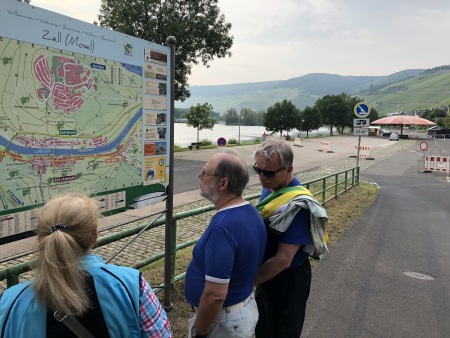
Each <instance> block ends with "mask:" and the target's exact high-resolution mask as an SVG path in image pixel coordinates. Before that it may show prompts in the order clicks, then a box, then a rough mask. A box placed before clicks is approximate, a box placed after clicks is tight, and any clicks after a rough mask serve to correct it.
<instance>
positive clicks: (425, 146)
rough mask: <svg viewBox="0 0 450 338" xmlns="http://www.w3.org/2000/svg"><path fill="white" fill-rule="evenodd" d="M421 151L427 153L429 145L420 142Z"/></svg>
mask: <svg viewBox="0 0 450 338" xmlns="http://www.w3.org/2000/svg"><path fill="white" fill-rule="evenodd" d="M420 149H421V150H423V151H425V150H427V149H428V143H426V142H425V141H424V142H420Z"/></svg>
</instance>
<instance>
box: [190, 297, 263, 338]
mask: <svg viewBox="0 0 450 338" xmlns="http://www.w3.org/2000/svg"><path fill="white" fill-rule="evenodd" d="M241 303H242V304H241ZM241 303H239V304H236V305H232V306H230V307H229V308H224V309H222V311H221V312H220V313H219V316H218V317H217V319H216V320H215V322H214V324H213V326H212V327H211V330H210V331H209V333H208V338H230V337H233V338H252V337H253V335H254V334H255V327H256V323H257V322H258V307H257V305H256V301H255V295H254V294H253V293H252V294H251V295H250V296H249V297H248V298H247V299H246V300H244V301H243V302H241ZM239 305H241V306H239ZM230 308H231V311H230ZM234 309H236V310H234ZM196 320H197V312H194V314H193V315H192V317H191V318H189V320H188V324H189V331H188V337H189V338H192V337H191V329H192V327H193V326H194V323H195V321H196Z"/></svg>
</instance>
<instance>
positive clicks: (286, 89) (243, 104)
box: [175, 69, 424, 113]
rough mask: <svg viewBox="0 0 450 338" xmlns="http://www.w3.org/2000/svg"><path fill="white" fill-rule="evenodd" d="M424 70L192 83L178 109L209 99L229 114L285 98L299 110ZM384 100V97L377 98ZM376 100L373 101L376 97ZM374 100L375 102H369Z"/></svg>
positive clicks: (370, 91) (368, 92) (379, 87)
mask: <svg viewBox="0 0 450 338" xmlns="http://www.w3.org/2000/svg"><path fill="white" fill-rule="evenodd" d="M422 72H424V70H423V69H411V70H404V71H401V72H398V73H394V74H391V75H388V76H342V75H336V74H321V73H314V74H307V75H304V76H301V77H296V78H292V79H289V80H279V81H267V82H255V83H237V84H229V85H219V86H192V87H190V88H189V90H190V91H191V97H190V98H189V99H187V100H186V101H185V102H175V107H176V108H189V107H191V106H193V105H196V104H197V103H204V102H208V103H210V104H212V106H213V107H214V111H216V112H219V113H225V112H226V111H227V110H228V109H230V108H236V109H237V110H240V109H241V108H250V109H252V110H254V111H259V110H266V109H267V108H268V107H270V106H272V105H273V104H274V103H276V102H279V101H282V100H284V99H288V100H291V101H292V102H293V103H294V104H295V105H296V106H297V108H299V109H304V108H305V107H306V106H312V105H314V103H315V101H316V100H317V99H318V98H320V97H322V96H325V95H329V94H339V93H342V92H346V93H349V94H352V95H358V94H359V93H364V95H366V97H367V99H368V100H369V98H370V100H372V97H371V95H372V94H375V90H382V88H385V87H386V86H390V85H392V84H393V83H397V82H399V81H402V80H405V79H409V78H414V77H415V76H417V75H418V74H421V73H422ZM374 100H375V101H374V102H376V101H380V97H376V98H374ZM372 101H373V100H372ZM367 102H368V103H370V102H371V101H367Z"/></svg>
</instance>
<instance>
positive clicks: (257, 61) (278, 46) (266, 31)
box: [32, 0, 450, 85]
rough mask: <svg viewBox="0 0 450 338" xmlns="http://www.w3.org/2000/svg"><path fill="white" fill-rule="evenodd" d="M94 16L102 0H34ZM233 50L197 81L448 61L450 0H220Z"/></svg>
mask: <svg viewBox="0 0 450 338" xmlns="http://www.w3.org/2000/svg"><path fill="white" fill-rule="evenodd" d="M32 4H34V5H37V6H42V4H45V6H47V7H46V8H48V9H51V10H53V11H56V12H59V13H62V14H65V15H69V16H72V17H75V18H78V19H80V20H84V21H87V22H93V21H94V20H95V19H96V16H97V14H98V10H99V8H100V0H77V1H66V2H64V6H62V5H60V4H61V1H60V0H33V2H32ZM219 7H220V9H221V12H222V13H223V14H224V15H225V18H226V21H227V22H230V23H231V24H232V30H231V34H232V35H233V36H234V45H233V47H232V49H231V52H232V54H233V55H232V57H231V58H224V59H216V60H214V61H213V62H211V63H210V68H206V67H204V66H202V65H198V66H194V67H193V68H192V74H191V76H190V77H189V82H190V84H191V85H213V84H227V83H241V82H259V81H269V80H282V79H289V78H292V77H297V76H301V75H304V74H308V73H333V74H341V75H388V74H391V73H394V72H397V71H400V70H403V69H408V68H432V67H437V66H441V65H444V64H447V63H449V62H448V55H450V46H449V45H448V44H447V40H448V37H447V35H448V32H449V31H450V19H449V18H450V1H448V0H429V1H423V0H364V1H361V0H245V1H242V0H219Z"/></svg>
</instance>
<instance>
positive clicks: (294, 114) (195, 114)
mask: <svg viewBox="0 0 450 338" xmlns="http://www.w3.org/2000/svg"><path fill="white" fill-rule="evenodd" d="M361 101H362V100H361V99H359V98H358V97H352V96H350V95H349V94H347V93H341V94H339V95H326V96H324V97H322V98H320V99H318V100H317V101H316V103H315V104H314V106H313V107H306V108H305V109H303V110H299V109H298V108H297V107H296V106H295V105H294V104H293V103H292V102H291V101H290V100H283V101H282V102H276V103H275V104H274V105H273V106H271V107H269V108H268V109H267V111H266V112H263V111H261V112H258V113H255V112H253V111H252V110H251V109H246V108H243V109H241V111H240V113H238V112H237V110H236V109H234V108H232V109H229V110H228V111H227V112H226V113H225V114H224V116H223V118H224V120H225V123H226V124H230V125H237V124H240V125H247V126H254V125H263V126H264V127H265V128H266V130H268V131H271V132H273V133H278V132H279V133H280V137H281V136H282V133H283V132H284V131H287V132H289V131H291V130H292V129H297V130H300V131H304V132H306V135H307V136H308V134H309V132H310V131H312V130H315V129H318V128H320V127H322V126H323V125H327V126H329V128H330V135H333V130H334V129H336V130H337V131H338V133H340V134H342V133H344V129H345V128H350V129H353V119H354V118H355V115H354V113H353V110H354V107H355V105H356V104H357V103H358V102H361ZM213 114H214V112H213V106H212V105H211V104H209V103H207V102H205V103H203V104H200V103H199V104H197V105H196V106H192V107H191V108H189V110H188V111H187V113H185V115H184V116H185V117H186V119H187V124H188V126H192V127H194V128H197V141H198V134H199V131H200V130H202V129H212V128H213V127H214V124H215V123H216V122H217V119H216V118H214V117H213V116H212V115H213ZM368 118H370V119H371V121H374V120H376V119H378V112H377V111H376V110H375V109H374V108H372V109H371V111H370V114H369V116H368Z"/></svg>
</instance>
